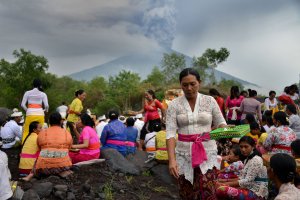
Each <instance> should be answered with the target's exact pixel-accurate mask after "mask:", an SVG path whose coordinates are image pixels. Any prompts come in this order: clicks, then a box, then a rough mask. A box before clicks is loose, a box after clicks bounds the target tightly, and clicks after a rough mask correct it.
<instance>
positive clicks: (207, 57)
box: [0, 48, 242, 114]
mask: <svg viewBox="0 0 300 200" xmlns="http://www.w3.org/2000/svg"><path fill="white" fill-rule="evenodd" d="M229 55H230V53H229V51H228V50H227V49H226V48H221V49H220V50H218V51H217V50H214V49H207V50H206V51H205V52H204V53H203V54H202V56H200V57H194V58H193V61H192V64H191V65H192V66H187V65H186V60H185V56H184V55H183V54H179V53H175V52H173V53H169V54H167V53H165V54H164V55H163V58H162V61H161V66H154V67H153V69H152V72H151V73H150V74H149V75H148V76H147V78H146V79H145V80H142V79H141V77H140V76H139V74H137V73H134V72H131V71H126V70H122V71H120V72H119V74H118V75H116V76H110V77H103V76H98V77H96V78H94V79H92V80H91V81H78V80H74V79H72V78H70V77H68V76H62V77H58V76H57V75H55V74H52V73H49V72H48V69H49V64H48V60H47V58H45V57H44V56H41V55H35V54H33V53H31V51H29V50H24V49H20V50H15V51H14V52H13V56H14V58H15V62H9V61H7V60H5V59H1V60H0V84H1V90H0V107H6V108H10V109H12V108H15V107H17V108H20V102H21V100H22V97H23V94H24V92H25V91H27V90H30V89H32V80H33V79H34V78H40V79H41V80H42V83H43V89H44V92H45V93H46V94H47V96H48V101H49V105H50V112H52V111H54V110H55V109H56V107H57V106H59V105H60V104H61V102H62V101H65V102H66V103H67V104H70V103H71V101H72V100H73V98H74V93H75V91H76V90H78V89H83V90H85V91H86V93H87V98H86V100H85V102H84V106H85V109H87V108H89V109H91V111H92V113H95V114H104V113H106V112H107V111H108V110H109V109H112V108H114V109H118V110H119V111H121V112H125V111H128V110H139V109H141V106H142V98H143V94H144V92H145V91H146V90H147V89H153V90H154V91H155V92H156V94H157V98H158V99H160V100H162V99H163V98H164V93H165V91H166V90H167V89H170V88H180V85H179V82H178V75H179V73H180V71H181V70H182V69H184V68H186V67H194V68H195V69H196V70H198V71H199V73H200V75H201V77H206V78H205V79H204V84H205V85H206V86H207V87H214V88H217V89H219V90H221V91H226V92H227V91H229V88H230V87H231V86H232V85H239V86H242V85H241V84H240V83H238V82H236V81H232V80H222V81H220V82H217V81H216V79H215V77H214V70H215V68H216V67H217V66H218V65H219V64H220V63H222V62H224V61H226V59H227V58H228V56H229ZM208 69H210V73H209V74H208Z"/></svg>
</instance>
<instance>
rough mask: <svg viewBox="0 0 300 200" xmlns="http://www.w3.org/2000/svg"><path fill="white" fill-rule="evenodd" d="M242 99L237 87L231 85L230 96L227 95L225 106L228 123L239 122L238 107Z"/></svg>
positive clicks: (236, 123) (238, 123) (237, 123)
mask: <svg viewBox="0 0 300 200" xmlns="http://www.w3.org/2000/svg"><path fill="white" fill-rule="evenodd" d="M243 99H244V96H242V95H240V91H239V87H238V86H232V87H231V89H230V96H228V97H227V99H226V103H225V108H226V109H227V110H228V116H227V118H228V124H235V125H240V124H241V114H240V113H239V112H238V109H239V107H240V105H241V103H242V101H243Z"/></svg>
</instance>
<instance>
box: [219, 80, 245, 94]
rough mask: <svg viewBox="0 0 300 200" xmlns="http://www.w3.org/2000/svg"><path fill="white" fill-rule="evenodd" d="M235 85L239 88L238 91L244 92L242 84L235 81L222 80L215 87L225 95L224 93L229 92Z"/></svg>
mask: <svg viewBox="0 0 300 200" xmlns="http://www.w3.org/2000/svg"><path fill="white" fill-rule="evenodd" d="M235 85H236V86H238V87H239V88H240V91H242V90H244V86H243V84H241V83H240V82H238V81H235V80H226V79H222V80H221V81H220V82H219V83H218V85H217V87H218V89H219V90H220V91H224V92H225V93H226V91H230V88H231V87H232V86H235Z"/></svg>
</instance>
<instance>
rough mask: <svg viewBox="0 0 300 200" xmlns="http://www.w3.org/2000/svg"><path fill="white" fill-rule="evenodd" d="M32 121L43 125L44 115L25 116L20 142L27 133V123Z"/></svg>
mask: <svg viewBox="0 0 300 200" xmlns="http://www.w3.org/2000/svg"><path fill="white" fill-rule="evenodd" d="M34 121H37V122H39V124H40V125H42V126H43V125H44V122H45V116H42V115H29V116H26V118H25V124H24V126H23V128H24V130H23V135H22V144H23V142H24V140H25V138H26V137H27V135H28V133H29V125H30V124H31V122H34Z"/></svg>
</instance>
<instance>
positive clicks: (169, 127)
mask: <svg viewBox="0 0 300 200" xmlns="http://www.w3.org/2000/svg"><path fill="white" fill-rule="evenodd" d="M174 104H175V102H174V101H173V102H171V103H170V104H169V106H168V109H167V114H166V132H167V138H166V139H170V138H172V137H173V138H176V131H177V129H178V127H177V120H176V109H175V105H174Z"/></svg>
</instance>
